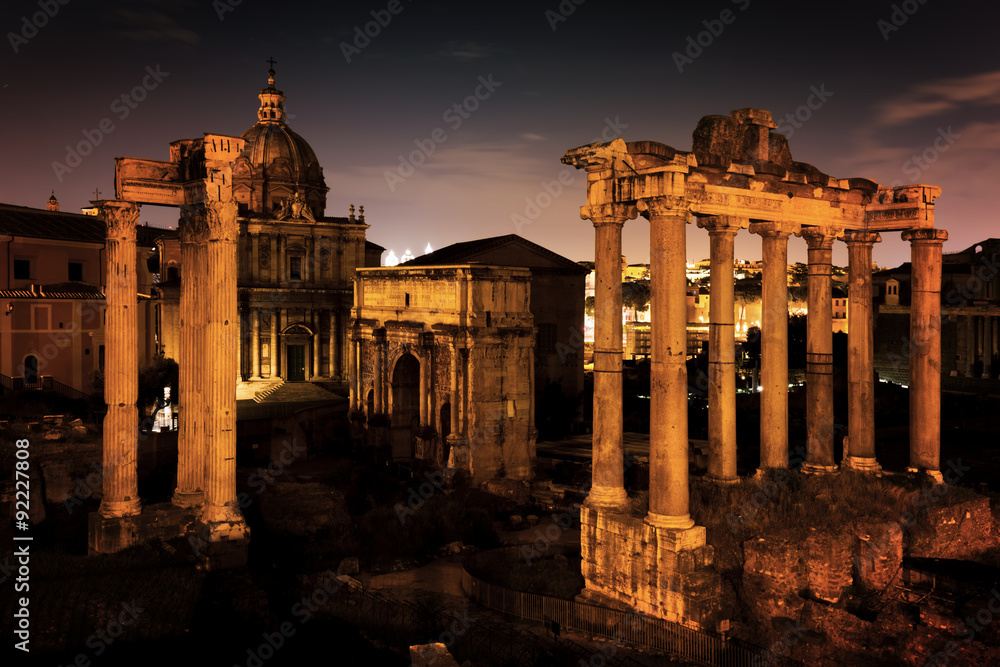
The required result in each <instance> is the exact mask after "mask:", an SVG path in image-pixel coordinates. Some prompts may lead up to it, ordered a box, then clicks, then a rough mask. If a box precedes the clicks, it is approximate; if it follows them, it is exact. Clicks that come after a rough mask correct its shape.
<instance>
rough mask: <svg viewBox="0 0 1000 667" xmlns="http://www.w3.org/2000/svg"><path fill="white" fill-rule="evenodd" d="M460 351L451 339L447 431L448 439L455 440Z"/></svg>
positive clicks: (456, 342) (457, 424) (458, 399)
mask: <svg viewBox="0 0 1000 667" xmlns="http://www.w3.org/2000/svg"><path fill="white" fill-rule="evenodd" d="M459 354H461V351H460V350H459V349H458V340H457V339H456V338H452V340H451V369H450V377H449V379H450V381H451V382H450V387H449V388H450V389H451V410H450V411H449V413H448V416H449V418H450V419H449V423H448V430H449V431H450V432H451V433H450V434H449V438H456V437H457V436H458V435H459V429H460V428H461V427H460V426H459V421H458V416H459V408H460V404H461V400H462V399H461V397H460V396H459V393H458V356H459Z"/></svg>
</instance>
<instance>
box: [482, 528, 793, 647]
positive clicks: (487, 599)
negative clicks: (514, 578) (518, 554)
mask: <svg viewBox="0 0 1000 667" xmlns="http://www.w3.org/2000/svg"><path fill="white" fill-rule="evenodd" d="M517 548H518V547H508V548H506V549H505V550H510V549H515V550H516V549H517ZM487 553H488V552H487ZM462 590H463V591H464V592H465V594H466V595H468V596H469V597H470V598H472V599H473V600H475V601H476V602H478V603H480V604H482V605H484V606H486V607H489V608H490V609H495V610H497V611H499V612H502V613H504V614H509V615H511V616H516V617H517V618H522V619H526V620H531V621H537V622H539V623H547V624H551V623H553V622H555V623H558V624H559V626H560V627H561V628H565V629H569V630H577V631H579V632H584V633H587V634H589V635H592V636H598V637H606V638H608V639H612V640H614V641H617V642H622V643H628V644H635V645H638V646H644V647H647V648H650V649H653V650H656V651H661V652H663V653H667V654H669V655H671V656H675V657H678V658H681V659H684V660H689V661H692V662H696V663H699V664H702V665H713V666H714V665H720V666H722V667H764V666H770V665H796V664H799V663H797V662H795V661H793V660H790V659H788V658H786V657H784V656H782V655H779V654H777V653H775V652H773V651H769V650H767V649H765V648H762V647H760V646H755V645H753V644H750V643H748V642H744V641H741V640H738V639H735V638H731V637H725V636H724V635H720V634H717V633H713V632H707V631H705V630H698V629H694V628H690V627H688V626H686V625H682V624H680V623H674V622H671V621H667V620H664V619H661V618H655V617H653V616H647V615H646V614H641V613H638V612H634V611H621V610H618V609H610V608H607V607H599V606H596V605H591V604H585V603H582V602H576V601H574V600H564V599H562V598H554V597H550V596H547V595H539V594H537V593H527V592H524V591H516V590H512V589H510V588H506V587H504V586H499V585H497V584H491V583H489V582H486V581H483V580H481V579H479V578H477V577H475V576H473V575H472V574H470V573H469V571H468V569H467V568H466V567H463V568H462Z"/></svg>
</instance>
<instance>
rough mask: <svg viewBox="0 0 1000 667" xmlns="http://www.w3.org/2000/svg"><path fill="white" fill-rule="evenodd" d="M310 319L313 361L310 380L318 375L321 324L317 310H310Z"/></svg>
mask: <svg viewBox="0 0 1000 667" xmlns="http://www.w3.org/2000/svg"><path fill="white" fill-rule="evenodd" d="M310 319H311V322H310V324H311V326H312V328H313V363H312V376H311V377H310V379H311V380H315V379H316V378H318V377H319V358H320V357H319V353H320V335H319V331H320V327H321V326H322V325H321V324H320V317H319V311H315V310H314V311H312V314H311V316H310Z"/></svg>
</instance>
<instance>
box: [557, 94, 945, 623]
mask: <svg viewBox="0 0 1000 667" xmlns="http://www.w3.org/2000/svg"><path fill="white" fill-rule="evenodd" d="M775 127H776V125H775V123H774V122H773V121H772V119H771V113H770V112H768V111H763V110H760V109H738V110H736V111H733V112H732V113H730V115H729V116H706V117H704V118H702V119H701V121H700V122H699V123H698V126H697V127H696V128H695V131H694V135H693V141H692V148H691V150H690V151H680V150H677V149H675V148H672V147H670V146H666V145H664V144H661V143H657V142H653V141H638V142H625V141H624V140H622V139H616V140H614V141H612V142H609V143H594V144H589V145H587V146H582V147H580V148H575V149H572V150H570V151H568V152H567V153H566V154H565V155H564V156H563V158H562V161H563V162H564V163H565V164H568V165H572V166H574V167H577V168H579V169H585V170H586V172H587V203H586V205H584V206H582V207H581V209H580V216H581V217H582V218H583V219H585V220H590V221H591V222H592V223H593V224H594V228H595V231H596V244H595V247H596V257H595V260H596V262H595V263H596V272H597V288H596V293H595V300H596V303H595V307H596V316H595V329H596V331H595V341H594V449H593V486H592V487H591V490H590V494H589V496H588V498H587V501H586V503H585V506H584V508H583V510H582V513H581V523H582V537H581V541H582V550H583V559H584V560H583V574H584V577H585V579H586V582H587V590H588V591H589V592H591V593H593V594H596V595H598V596H605V597H610V598H613V599H616V600H619V601H621V602H625V603H627V604H629V605H632V606H634V607H636V608H638V609H640V610H641V611H646V612H649V613H653V614H656V615H658V616H662V617H665V618H669V619H672V620H679V621H682V622H686V623H690V624H694V625H702V626H709V627H710V626H712V625H714V624H715V622H716V621H717V620H718V619H717V616H718V609H719V607H718V595H719V590H720V589H719V580H718V577H717V575H713V572H712V570H711V568H710V566H711V562H712V556H713V554H712V547H711V546H710V545H707V544H706V542H705V528H704V527H702V526H697V525H695V523H694V521H693V520H692V519H691V515H690V513H689V494H688V429H687V414H688V413H687V399H688V381H687V372H686V366H685V360H686V351H687V337H686V326H687V315H686V307H685V287H686V279H685V248H686V242H685V235H686V229H687V225H688V223H689V222H691V221H692V220H693V221H696V222H697V225H698V226H699V227H701V228H703V229H705V230H706V231H707V232H708V234H709V237H710V243H711V246H710V247H711V301H710V304H711V305H710V323H709V387H708V399H709V442H710V456H709V466H708V478H709V479H711V480H715V481H716V482H718V483H727V482H733V481H735V480H736V479H737V473H736V400H735V399H736V390H735V374H734V362H735V343H734V335H733V334H734V331H733V259H734V257H733V243H734V239H735V237H736V235H737V234H738V233H739V232H740V231H741V230H744V229H746V230H748V231H749V232H750V233H753V234H757V235H759V236H760V237H761V243H762V247H763V264H764V269H763V276H762V291H763V295H762V298H763V307H762V321H761V334H762V343H761V347H762V368H761V376H762V377H761V386H762V391H761V415H760V428H761V433H760V437H761V453H760V467H761V469H766V468H784V467H787V466H788V464H789V456H788V368H787V358H788V350H787V346H788V340H787V318H788V306H787V279H786V268H787V248H788V246H787V244H788V239H789V237H790V236H793V235H794V236H799V237H801V238H802V239H804V240H805V242H806V244H807V246H808V273H809V285H808V324H807V327H808V338H807V368H806V402H807V445H806V448H807V458H806V461H805V462H804V464H803V466H802V469H803V471H804V472H808V473H815V474H827V473H832V472H834V471H836V470H838V467H837V462H836V461H835V460H834V427H833V368H832V357H833V355H832V352H833V338H832V309H831V301H830V299H831V279H830V276H831V256H832V248H833V244H834V242H835V241H838V240H839V241H842V242H843V243H845V244H846V245H847V248H848V253H849V302H850V308H849V314H848V330H849V342H848V346H849V350H848V437H847V439H846V441H845V442H846V444H845V447H844V449H845V452H844V458H843V461H842V462H841V465H842V466H844V467H846V468H851V469H854V470H858V471H862V472H866V473H871V474H879V473H880V471H881V468H880V466H879V463H878V461H877V460H876V457H875V442H874V413H873V410H874V408H873V405H874V401H873V399H874V395H873V392H874V363H873V346H872V282H871V266H872V246H873V245H874V244H875V243H877V242H879V241H881V236H880V233H883V232H893V231H898V232H902V239H903V240H904V241H908V242H909V243H910V247H911V253H912V265H913V296H912V305H911V311H910V343H909V358H910V470H911V471H914V472H922V473H926V474H927V475H930V476H931V477H933V478H934V479H935V480H937V481H940V480H941V473H940V470H939V468H940V465H939V455H940V368H941V364H940V361H941V319H940V290H941V250H942V244H943V243H944V241H946V240H947V238H948V235H947V233H946V232H945V231H944V230H941V229H936V228H935V226H934V200H935V199H936V198H937V197H938V196H939V195H940V194H941V189H940V188H938V187H935V186H932V185H906V186H898V187H893V186H890V187H886V186H880V185H879V184H878V183H875V182H873V181H870V180H868V179H864V178H833V177H830V176H828V175H827V174H824V173H823V172H821V171H820V170H818V169H816V168H815V167H813V166H812V165H809V164H805V163H802V162H796V161H794V160H793V159H792V156H791V153H790V152H789V149H788V141H787V139H786V138H785V137H784V136H783V135H781V134H778V133H776V132H773V131H772V130H774V128H775ZM639 214H641V215H642V216H643V217H645V218H646V219H648V221H649V234H650V241H649V247H650V274H651V278H650V282H651V287H652V299H651V304H650V308H651V319H652V369H651V376H652V379H651V400H650V461H649V466H650V471H649V512H648V514H647V515H646V517H645V518H644V519H636V518H633V517H630V516H627V515H626V514H625V513H624V512H623V508H624V504H625V501H626V492H625V488H624V483H623V461H622V453H623V452H622V393H621V371H622V321H621V308H622V293H621V267H620V261H621V259H620V258H621V233H622V226H623V225H624V224H625V223H626V222H627V221H628V220H631V219H633V218H636V217H637V216H638V215H639ZM633 554H640V556H639V557H635V556H633ZM623 564H630V567H623Z"/></svg>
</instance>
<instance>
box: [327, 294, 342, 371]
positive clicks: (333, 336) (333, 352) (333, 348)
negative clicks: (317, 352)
mask: <svg viewBox="0 0 1000 667" xmlns="http://www.w3.org/2000/svg"><path fill="white" fill-rule="evenodd" d="M337 324H338V323H337V311H336V309H331V310H330V337H329V339H327V342H326V344H327V354H328V356H329V358H330V372H329V376H330V379H331V380H332V379H336V378H337V367H338V366H340V359H338V358H337V338H338V335H337V334H338V333H340V332H339V330H338V326H337Z"/></svg>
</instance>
